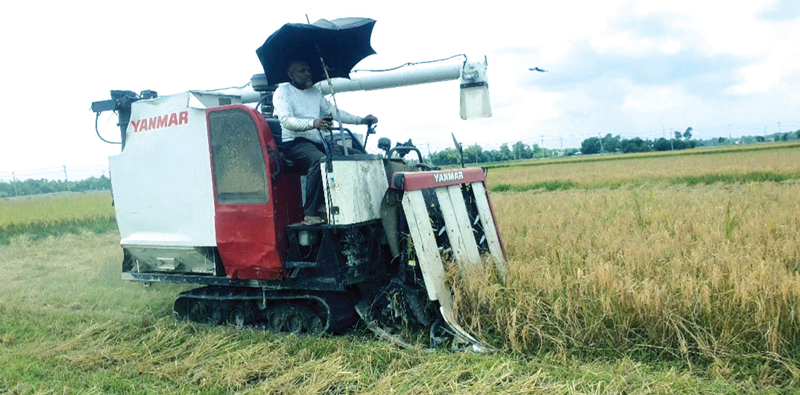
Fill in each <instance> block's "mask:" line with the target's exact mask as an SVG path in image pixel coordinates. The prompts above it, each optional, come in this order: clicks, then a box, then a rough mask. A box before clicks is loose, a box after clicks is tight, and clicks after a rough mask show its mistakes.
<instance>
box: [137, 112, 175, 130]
mask: <svg viewBox="0 0 800 395" xmlns="http://www.w3.org/2000/svg"><path fill="white" fill-rule="evenodd" d="M187 124H189V111H180V112H173V113H172V114H167V115H160V116H157V117H150V118H144V119H138V120H135V121H131V126H133V132H134V133H138V132H144V131H146V130H156V129H161V128H168V127H171V126H178V125H187Z"/></svg>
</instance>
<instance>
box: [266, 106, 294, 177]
mask: <svg viewBox="0 0 800 395" xmlns="http://www.w3.org/2000/svg"><path fill="white" fill-rule="evenodd" d="M266 120H267V125H269V130H270V132H272V138H273V139H275V144H276V145H277V146H278V157H279V160H280V161H281V162H282V163H283V164H284V165H285V166H284V169H285V171H286V172H287V173H292V172H294V162H292V160H291V159H289V158H287V157H286V156H284V155H283V151H282V148H283V131H282V129H281V122H280V121H279V120H278V118H266Z"/></svg>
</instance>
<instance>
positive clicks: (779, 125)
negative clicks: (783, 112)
mask: <svg viewBox="0 0 800 395" xmlns="http://www.w3.org/2000/svg"><path fill="white" fill-rule="evenodd" d="M778 134H781V123H780V122H778Z"/></svg>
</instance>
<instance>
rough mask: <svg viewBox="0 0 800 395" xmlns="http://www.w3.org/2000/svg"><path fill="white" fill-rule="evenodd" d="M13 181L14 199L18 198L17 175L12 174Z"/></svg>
mask: <svg viewBox="0 0 800 395" xmlns="http://www.w3.org/2000/svg"><path fill="white" fill-rule="evenodd" d="M11 181H12V182H13V183H14V197H16V196H17V175H16V174H14V172H13V171H12V172H11Z"/></svg>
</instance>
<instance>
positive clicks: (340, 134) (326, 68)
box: [317, 48, 349, 155]
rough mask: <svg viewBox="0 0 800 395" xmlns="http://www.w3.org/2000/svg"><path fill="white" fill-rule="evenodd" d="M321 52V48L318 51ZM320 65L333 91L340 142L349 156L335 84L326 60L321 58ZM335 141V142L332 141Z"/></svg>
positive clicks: (329, 87) (332, 96)
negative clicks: (334, 88)
mask: <svg viewBox="0 0 800 395" xmlns="http://www.w3.org/2000/svg"><path fill="white" fill-rule="evenodd" d="M317 50H318V51H319V48H318V49H317ZM319 61H320V63H322V71H324V72H325V80H327V81H328V89H330V90H331V98H332V99H333V108H334V109H335V110H336V119H337V120H338V122H339V140H340V141H341V142H342V150H344V154H345V155H349V154H348V151H347V144H345V143H344V130H342V121H341V119H342V117H341V114H339V105H338V104H337V103H336V92H334V90H333V82H331V76H330V75H329V74H328V66H327V65H325V59H322V56H320V57H319ZM332 141H333V140H332Z"/></svg>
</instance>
